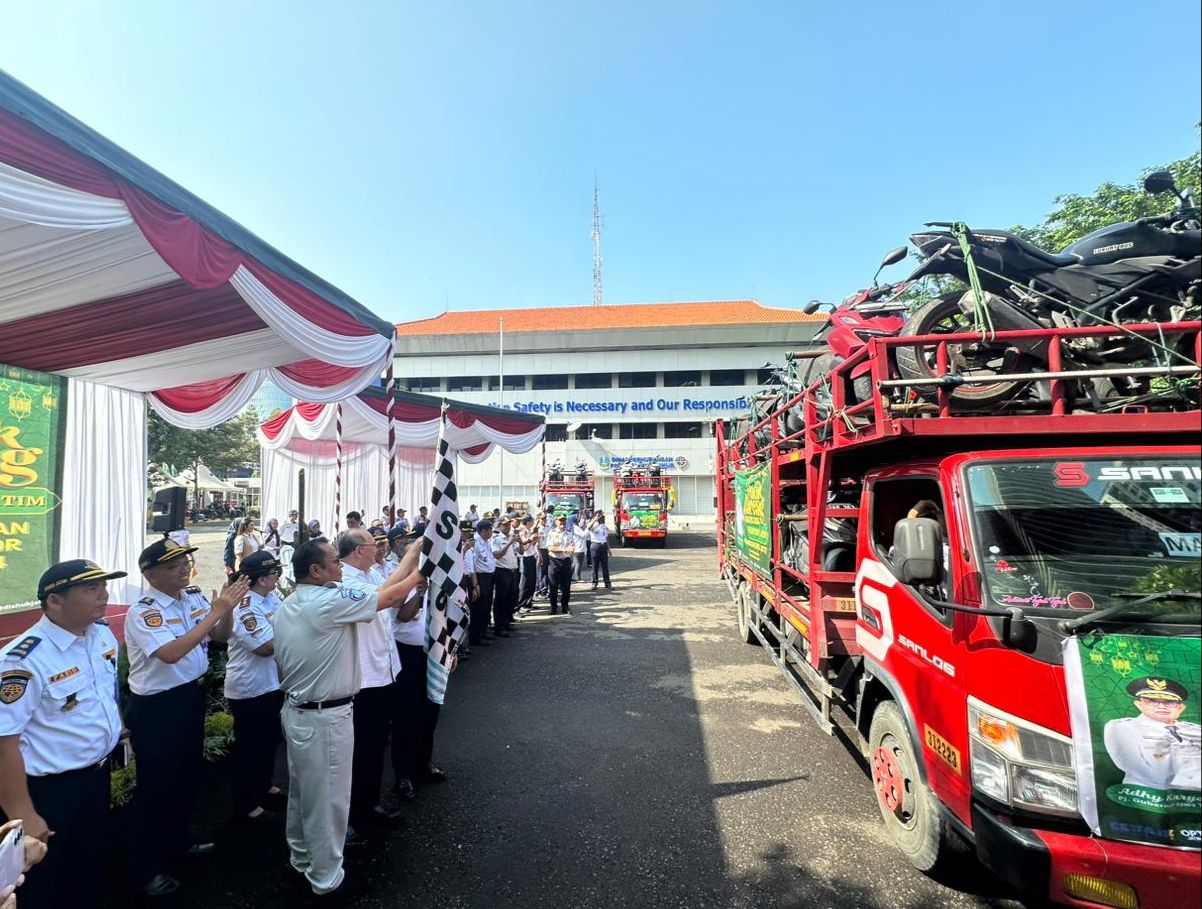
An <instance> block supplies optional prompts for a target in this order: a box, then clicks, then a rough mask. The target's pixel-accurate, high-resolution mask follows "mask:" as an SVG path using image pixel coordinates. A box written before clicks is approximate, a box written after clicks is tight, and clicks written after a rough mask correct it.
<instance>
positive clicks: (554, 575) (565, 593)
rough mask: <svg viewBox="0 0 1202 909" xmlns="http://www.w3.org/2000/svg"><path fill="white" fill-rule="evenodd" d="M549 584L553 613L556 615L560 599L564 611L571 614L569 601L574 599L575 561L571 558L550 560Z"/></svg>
mask: <svg viewBox="0 0 1202 909" xmlns="http://www.w3.org/2000/svg"><path fill="white" fill-rule="evenodd" d="M549 561H550V568H549V571H548V574H549V584H550V591H551V612H552V614H554V613H555V612H556V611H557V610H558V609H559V606H560V602H559V601H560V599H561V598H562V600H563V611H564V612H570V611H571V610H569V609H568V601H569V600H571V599H572V567H573V562H574V559H572V557H571V556H565V557H564V558H562V559H560V558H556V557H554V556H552V557H551V558H550V560H549Z"/></svg>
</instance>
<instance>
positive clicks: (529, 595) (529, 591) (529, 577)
mask: <svg viewBox="0 0 1202 909" xmlns="http://www.w3.org/2000/svg"><path fill="white" fill-rule="evenodd" d="M537 576H538V558H537V557H536V556H532V555H528V556H522V582H521V589H520V592H519V593H518V608H528V607H529V606H530V604H531V603H533V602H534V588H535V581H536V579H537Z"/></svg>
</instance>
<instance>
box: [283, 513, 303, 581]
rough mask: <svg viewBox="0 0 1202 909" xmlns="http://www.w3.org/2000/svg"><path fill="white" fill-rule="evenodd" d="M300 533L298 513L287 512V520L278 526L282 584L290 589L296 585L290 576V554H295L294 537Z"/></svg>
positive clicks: (294, 579)
mask: <svg viewBox="0 0 1202 909" xmlns="http://www.w3.org/2000/svg"><path fill="white" fill-rule="evenodd" d="M299 532H300V512H298V511H297V510H296V509H295V508H294V509H292V511H290V512H288V520H287V521H285V522H284V523H283V524H281V525H280V564H281V565H283V566H284V567H283V577H284V583H285V584H286V585H287V586H289V587H291V586H292V585H293V584H295V583H296V578H294V577H293V576H292V554H293V553H294V552H296V535H297V534H298V533H299Z"/></svg>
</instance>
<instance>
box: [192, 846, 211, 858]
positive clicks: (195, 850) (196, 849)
mask: <svg viewBox="0 0 1202 909" xmlns="http://www.w3.org/2000/svg"><path fill="white" fill-rule="evenodd" d="M216 851H217V845H216V843H193V844H192V845H191V846H189V847H188V858H204V857H205V856H207V855H212V854H213V853H214V852H216Z"/></svg>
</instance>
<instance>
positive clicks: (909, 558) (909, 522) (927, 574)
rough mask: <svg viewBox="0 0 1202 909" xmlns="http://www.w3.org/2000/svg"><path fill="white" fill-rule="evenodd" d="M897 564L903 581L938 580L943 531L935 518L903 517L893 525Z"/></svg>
mask: <svg viewBox="0 0 1202 909" xmlns="http://www.w3.org/2000/svg"><path fill="white" fill-rule="evenodd" d="M893 568H894V573H895V574H896V575H897V577H898V580H900V581H901V582H902V583H903V584H938V583H939V581H940V579H941V578H942V577H943V531H942V530H941V529H940V528H939V522H938V521H936V520H933V519H932V518H902V519H901V520H900V521H898V522H897V524H896V525H895V526H894V528H893Z"/></svg>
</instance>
